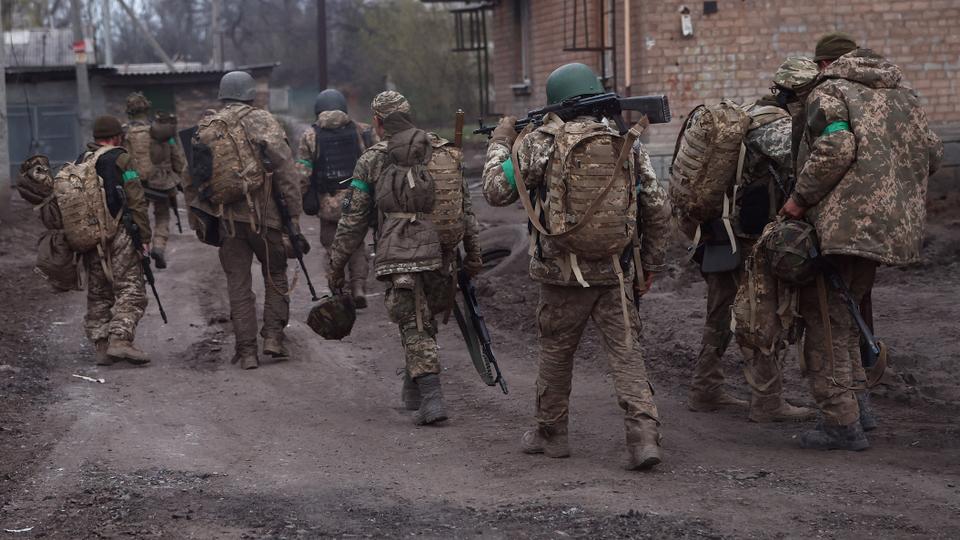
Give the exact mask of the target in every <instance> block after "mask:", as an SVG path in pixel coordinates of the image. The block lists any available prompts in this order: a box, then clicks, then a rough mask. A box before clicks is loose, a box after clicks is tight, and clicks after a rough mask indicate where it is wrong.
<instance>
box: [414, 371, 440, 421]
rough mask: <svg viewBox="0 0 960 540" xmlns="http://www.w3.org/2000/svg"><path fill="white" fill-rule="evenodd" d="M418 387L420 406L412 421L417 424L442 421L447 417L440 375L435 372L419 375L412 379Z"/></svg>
mask: <svg viewBox="0 0 960 540" xmlns="http://www.w3.org/2000/svg"><path fill="white" fill-rule="evenodd" d="M413 382H415V383H416V384H417V386H418V387H419V389H420V397H421V401H420V408H419V409H417V414H416V415H414V419H413V421H414V423H415V424H416V425H418V426H424V425H427V424H433V423H435V422H443V421H444V420H446V419H447V406H446V405H444V403H443V392H442V390H441V389H440V376H439V375H437V374H436V373H430V374H427V375H421V376H419V377H417V378H416V379H414V380H413Z"/></svg>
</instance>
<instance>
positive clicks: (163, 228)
mask: <svg viewBox="0 0 960 540" xmlns="http://www.w3.org/2000/svg"><path fill="white" fill-rule="evenodd" d="M147 200H148V201H150V206H152V207H153V239H152V240H151V241H150V244H151V245H150V249H153V250H156V251H159V252H160V253H163V252H164V251H165V250H166V249H167V239H168V238H170V199H153V198H148V199H147Z"/></svg>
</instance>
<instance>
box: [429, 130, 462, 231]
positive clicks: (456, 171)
mask: <svg viewBox="0 0 960 540" xmlns="http://www.w3.org/2000/svg"><path fill="white" fill-rule="evenodd" d="M430 144H431V145H432V146H433V154H432V156H431V158H430V163H429V164H427V172H428V173H430V176H431V177H433V182H434V191H435V193H436V195H435V198H434V203H433V211H432V212H431V213H430V221H432V222H433V228H434V229H435V230H436V231H437V236H439V237H440V245H441V246H443V249H444V250H452V249H454V248H456V247H457V246H458V245H460V242H461V241H462V240H463V231H464V223H463V197H464V196H465V194H464V192H463V167H462V164H463V153H462V152H461V151H460V149H459V148H457V147H456V146H454V145H453V144H452V143H450V142H449V141H447V140H445V139H441V138H439V137H431V140H430Z"/></svg>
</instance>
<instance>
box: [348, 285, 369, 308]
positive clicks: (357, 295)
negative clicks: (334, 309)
mask: <svg viewBox="0 0 960 540" xmlns="http://www.w3.org/2000/svg"><path fill="white" fill-rule="evenodd" d="M350 293H351V295H352V296H353V305H354V306H355V307H356V308H357V309H365V308H366V307H367V280H366V279H362V280H361V279H357V280H354V281H353V282H351V283H350Z"/></svg>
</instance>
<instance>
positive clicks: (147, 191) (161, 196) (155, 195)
mask: <svg viewBox="0 0 960 540" xmlns="http://www.w3.org/2000/svg"><path fill="white" fill-rule="evenodd" d="M143 194H144V195H146V197H147V198H148V199H152V200H154V201H163V200H169V201H170V209H171V210H173V217H175V218H176V219H177V232H179V233H180V234H183V225H181V224H180V210H179V208H177V193H176V192H173V194H170V193H167V192H165V191H160V190H156V189H152V188H149V187H147V186H143Z"/></svg>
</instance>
